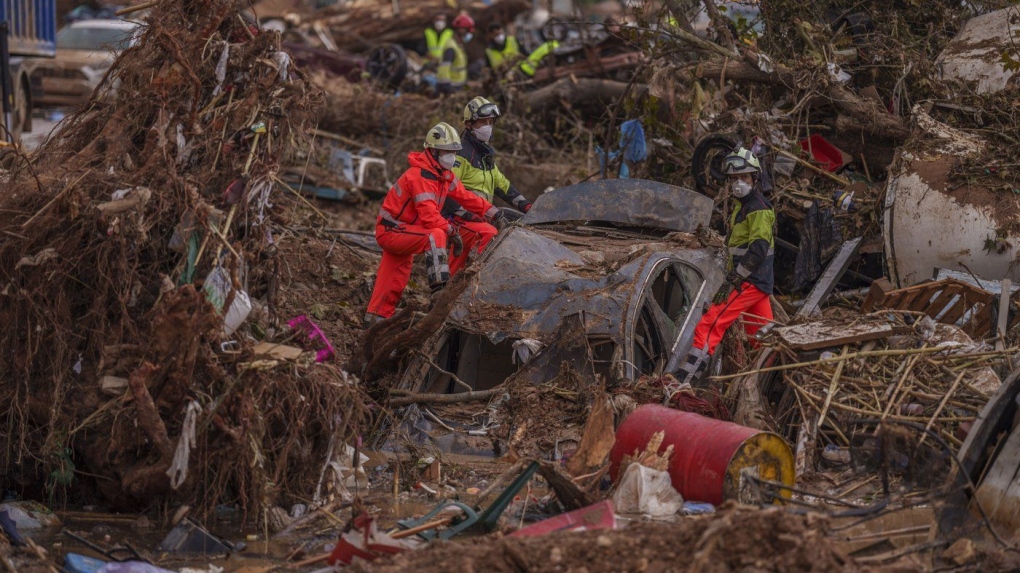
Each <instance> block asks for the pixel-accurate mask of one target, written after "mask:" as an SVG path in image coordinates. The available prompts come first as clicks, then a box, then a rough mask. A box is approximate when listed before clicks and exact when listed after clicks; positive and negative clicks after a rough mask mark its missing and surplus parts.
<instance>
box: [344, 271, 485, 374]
mask: <svg viewBox="0 0 1020 573" xmlns="http://www.w3.org/2000/svg"><path fill="white" fill-rule="evenodd" d="M476 274H478V267H477V266H476V265H473V266H470V267H468V268H466V269H464V270H462V271H461V272H459V273H457V274H456V275H455V276H454V277H453V280H451V281H450V282H449V283H448V284H447V285H446V288H444V289H443V290H442V291H440V292H439V293H438V294H436V295H435V296H434V298H433V300H432V308H431V309H430V310H429V312H428V314H426V315H425V317H424V318H422V319H421V320H420V321H418V322H416V323H413V324H411V319H412V318H413V316H414V314H415V309H413V308H407V309H404V310H403V311H401V312H400V313H398V314H397V315H395V316H393V317H392V318H390V319H389V320H384V321H382V322H380V323H378V324H376V325H373V326H372V328H371V329H369V331H368V332H367V333H366V334H365V340H366V344H365V352H364V357H365V380H366V381H371V380H375V379H377V378H379V377H380V376H382V375H384V374H386V373H388V372H393V371H395V370H396V367H397V365H399V364H400V361H401V359H403V357H404V356H406V355H407V353H409V352H411V351H412V350H413V349H415V348H419V347H420V346H421V345H422V344H424V342H425V341H426V340H428V339H429V337H431V336H432V335H433V334H435V333H437V332H439V329H440V328H442V326H443V323H444V322H445V321H446V317H447V316H449V314H450V311H451V310H452V309H453V305H454V303H455V302H457V299H458V298H459V297H460V295H461V293H462V292H464V289H466V288H467V286H468V284H470V282H471V279H472V278H474V276H475V275H476ZM378 339H381V340H382V343H381V344H379V343H376V342H374V341H375V340H378Z"/></svg>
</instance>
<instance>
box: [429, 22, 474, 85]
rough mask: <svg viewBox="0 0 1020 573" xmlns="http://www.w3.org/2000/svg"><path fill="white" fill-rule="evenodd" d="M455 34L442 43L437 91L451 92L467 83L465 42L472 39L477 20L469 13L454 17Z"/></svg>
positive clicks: (437, 74)
mask: <svg viewBox="0 0 1020 573" xmlns="http://www.w3.org/2000/svg"><path fill="white" fill-rule="evenodd" d="M452 27H453V34H452V35H450V37H449V38H447V40H446V41H445V42H443V44H442V45H441V52H442V55H441V56H440V58H439V69H438V70H437V71H436V81H437V84H436V91H437V92H439V93H440V94H450V93H453V92H455V91H458V90H461V89H463V88H464V84H465V83H467V75H468V60H467V54H466V53H465V52H464V44H466V43H468V42H470V41H471V38H472V37H473V36H474V32H475V21H474V20H472V19H471V16H468V15H467V14H460V15H458V16H457V17H456V18H454V19H453V23H452Z"/></svg>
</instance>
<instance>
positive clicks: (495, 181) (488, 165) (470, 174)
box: [443, 130, 531, 218]
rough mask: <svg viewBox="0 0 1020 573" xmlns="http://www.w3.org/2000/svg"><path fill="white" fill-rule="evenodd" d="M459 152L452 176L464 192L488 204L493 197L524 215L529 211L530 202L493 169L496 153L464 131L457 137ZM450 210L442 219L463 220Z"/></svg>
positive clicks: (454, 208) (496, 169) (453, 206)
mask: <svg viewBox="0 0 1020 573" xmlns="http://www.w3.org/2000/svg"><path fill="white" fill-rule="evenodd" d="M460 140H461V144H462V145H463V147H461V150H460V151H458V152H457V163H455V164H454V165H453V169H452V171H453V174H454V175H456V176H457V179H460V181H461V182H462V183H463V184H464V188H465V189H467V190H468V191H471V192H472V193H474V194H475V195H477V196H479V197H481V198H482V199H485V200H486V201H488V202H489V203H492V202H493V200H494V198H495V197H499V198H500V199H502V200H503V201H506V202H507V204H509V205H511V206H512V207H513V208H514V209H517V210H518V211H521V212H526V211H527V210H528V209H530V208H531V202H530V201H528V199H527V197H525V196H524V195H522V194H521V192H520V191H518V190H517V188H516V187H514V184H513V183H511V182H510V180H509V179H507V178H506V175H503V172H502V171H500V170H499V167H497V166H496V157H495V155H496V151H495V150H494V149H492V146H491V145H489V144H488V143H483V142H481V141H478V138H477V137H475V136H474V134H473V133H471V131H470V130H465V131H464V133H462V134H461V136H460ZM447 204H448V205H449V207H450V208H448V209H444V210H443V213H444V215H447V214H454V215H458V216H461V217H462V218H468V217H465V216H464V214H463V213H462V212H458V209H457V205H454V203H451V202H448V203H447Z"/></svg>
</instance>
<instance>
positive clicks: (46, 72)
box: [34, 19, 141, 105]
mask: <svg viewBox="0 0 1020 573" xmlns="http://www.w3.org/2000/svg"><path fill="white" fill-rule="evenodd" d="M140 29H141V28H140V24H139V23H138V22H133V21H130V20H112V19H111V20H82V21H79V22H74V23H72V24H70V25H68V26H65V27H63V28H61V29H60V31H59V32H57V55H56V57H55V58H53V59H52V60H45V61H40V62H39V65H38V66H37V67H36V70H35V72H34V73H35V74H38V75H39V77H40V78H41V80H42V90H43V95H42V97H41V98H39V99H38V101H37V103H40V104H43V105H74V104H79V103H84V102H86V101H88V100H89V98H90V97H92V92H93V91H94V90H95V89H96V86H97V85H99V81H100V80H102V79H103V75H104V74H105V73H106V71H107V70H108V69H109V68H110V65H112V64H113V61H114V60H115V59H116V58H117V55H118V54H119V53H120V52H122V51H124V50H125V49H127V48H128V47H129V46H131V45H132V44H133V43H134V42H135V40H136V38H137V36H138V33H139V31H140Z"/></svg>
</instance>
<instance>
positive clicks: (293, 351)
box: [0, 0, 368, 518]
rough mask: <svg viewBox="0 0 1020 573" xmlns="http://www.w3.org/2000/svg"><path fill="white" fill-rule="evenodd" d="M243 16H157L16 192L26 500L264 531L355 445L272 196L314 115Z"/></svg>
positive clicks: (215, 5) (1, 246) (10, 460)
mask: <svg viewBox="0 0 1020 573" xmlns="http://www.w3.org/2000/svg"><path fill="white" fill-rule="evenodd" d="M242 8H243V3H238V2H234V1H231V0H194V1H190V0H189V1H186V2H175V3H160V4H158V5H157V6H156V7H155V8H154V13H153V14H152V17H151V19H150V20H149V24H148V25H147V26H146V28H145V31H144V33H143V34H142V35H141V36H140V38H139V40H138V42H137V44H136V45H134V46H132V47H131V48H129V49H127V50H126V51H125V52H124V53H123V54H122V55H121V56H120V57H119V58H118V60H117V62H116V64H115V65H114V66H113V67H112V68H111V69H110V71H109V72H108V73H107V75H106V77H105V78H104V80H103V82H102V84H101V85H100V87H99V89H98V90H97V91H96V94H95V95H94V97H93V99H92V102H91V103H90V104H89V105H87V106H84V107H83V108H82V109H80V110H79V111H78V112H76V113H74V114H72V115H70V116H69V117H68V119H67V120H66V121H64V122H63V123H62V124H61V125H60V126H59V128H58V129H57V131H56V132H55V133H54V134H53V135H52V136H51V137H50V138H49V140H48V141H47V142H46V143H45V144H44V146H43V147H42V148H41V149H40V150H39V151H38V152H37V153H36V154H35V155H34V157H33V158H32V159H31V160H25V161H21V162H19V163H18V164H17V165H16V166H15V168H14V169H13V170H12V172H11V173H10V174H9V175H8V179H7V181H6V182H5V192H4V195H3V198H2V203H3V209H4V210H5V212H8V213H15V214H16V215H12V216H10V217H6V218H5V219H4V221H3V223H2V227H3V234H4V236H5V239H4V240H3V241H2V243H0V276H2V277H3V278H2V280H3V282H4V287H3V296H2V297H0V316H2V317H3V319H4V321H5V323H6V324H8V325H10V328H7V329H5V331H4V334H3V343H4V346H5V347H6V348H7V349H8V351H7V352H5V353H4V355H3V359H2V362H0V371H2V372H4V376H3V379H2V382H0V396H2V401H3V403H4V404H7V405H8V407H6V408H5V409H4V411H3V413H2V416H3V424H2V426H3V428H4V430H2V433H3V437H2V439H3V440H4V442H5V443H7V444H9V445H10V447H8V448H5V450H4V453H3V456H2V458H0V473H3V474H4V475H8V476H13V479H14V480H15V483H16V484H19V485H20V486H21V487H25V488H29V489H31V488H40V490H41V491H40V492H39V493H40V495H41V494H42V492H43V491H45V492H49V495H50V497H51V499H63V500H67V501H71V500H77V501H78V502H88V501H90V498H89V496H90V495H91V494H90V493H89V491H90V490H89V488H88V487H87V484H85V483H84V482H85V481H86V480H85V479H84V478H83V477H81V476H82V475H89V476H97V478H98V479H96V480H95V485H96V486H97V487H98V489H99V491H100V492H101V493H102V494H103V496H104V497H105V498H106V502H107V503H109V504H111V506H113V507H118V508H121V509H129V508H132V507H140V506H148V505H149V504H151V503H152V501H153V500H155V499H160V498H161V497H163V496H171V497H173V498H174V499H177V500H180V501H190V502H193V503H197V504H198V505H199V506H200V507H201V508H202V509H203V510H209V509H211V508H212V507H215V506H216V505H218V504H222V503H229V504H238V505H239V506H240V507H242V508H243V510H244V511H245V512H247V514H248V515H249V516H251V517H252V518H256V517H258V516H259V515H260V514H261V511H262V510H263V509H264V508H267V507H269V506H270V505H271V504H272V503H273V502H274V501H275V500H277V499H278V498H280V497H282V496H287V495H298V496H307V495H309V492H312V491H314V489H315V485H316V482H317V481H319V480H318V478H319V475H318V474H319V471H318V470H319V468H320V467H321V465H322V463H323V460H324V459H325V457H326V452H327V451H334V450H335V451H339V450H340V444H341V443H345V442H346V441H347V439H348V437H349V436H351V435H353V434H355V433H356V432H357V429H356V428H357V425H358V423H359V420H360V419H361V418H362V415H363V412H364V403H365V402H364V398H363V397H362V395H361V393H360V392H359V390H358V388H357V386H356V384H355V381H354V380H352V379H349V378H347V377H346V375H345V374H343V373H342V372H341V371H339V370H338V369H337V368H335V367H334V366H331V365H329V364H317V363H319V362H327V361H328V360H329V359H331V358H332V355H333V354H335V352H336V348H334V347H333V346H332V345H331V343H330V340H329V336H328V334H325V335H324V333H323V330H322V329H320V328H319V326H318V325H317V324H316V320H319V319H318V318H317V317H315V316H310V312H309V309H308V305H307V304H306V303H305V302H304V301H301V302H300V303H297V304H295V302H294V298H295V291H299V290H300V289H297V288H293V287H294V285H296V284H298V283H300V282H302V281H303V280H305V279H304V277H301V276H299V275H300V270H299V269H297V268H294V267H293V266H292V264H293V262H294V261H293V254H294V251H295V250H296V248H295V245H296V244H298V243H300V242H302V241H303V240H304V239H302V238H300V237H297V236H295V235H294V234H293V233H290V232H288V231H287V230H286V228H285V223H286V221H287V216H286V215H285V213H286V211H287V210H288V209H289V208H290V207H291V206H292V205H293V204H295V203H296V202H297V201H296V200H295V198H294V197H292V196H291V195H289V194H288V193H289V192H287V191H286V190H285V188H284V187H282V186H278V184H277V179H278V172H279V169H280V162H281V158H282V157H283V156H284V153H285V150H286V149H287V148H288V147H289V146H291V145H292V144H293V142H294V141H295V140H298V139H301V138H302V137H303V132H304V129H305V125H306V122H307V120H308V118H309V113H310V112H311V111H312V110H313V109H314V107H315V106H316V105H317V102H318V101H319V95H318V92H317V90H316V89H315V88H314V87H313V86H312V85H310V84H309V83H308V82H307V81H306V78H305V77H304V75H303V74H302V73H301V72H300V71H299V70H297V69H295V68H294V67H293V66H292V65H291V62H290V59H289V57H288V55H287V54H286V53H285V52H282V51H281V50H280V45H279V36H278V35H277V34H275V33H263V32H259V31H258V30H256V29H254V28H251V27H250V26H249V25H248V24H247V23H246V22H245V21H244V20H243V19H242V18H240V16H239V14H240V10H241V9H242ZM115 86H116V89H117V96H116V97H115V98H112V99H111V101H110V103H106V102H105V101H104V99H103V97H104V95H105V94H106V93H107V91H109V90H112V89H113V88H114V87H115ZM347 249H348V247H347V246H345V245H343V244H339V245H336V249H335V251H337V252H339V251H345V250H347ZM328 256H329V255H328V254H327V258H328ZM344 266H345V267H346V266H347V265H344ZM367 266H368V265H365V268H367ZM344 272H349V269H347V268H344ZM292 313H293V314H292ZM312 314H314V313H312ZM326 330H329V329H328V327H327V329H326ZM281 344H282V346H281ZM42 488H44V489H42Z"/></svg>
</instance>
